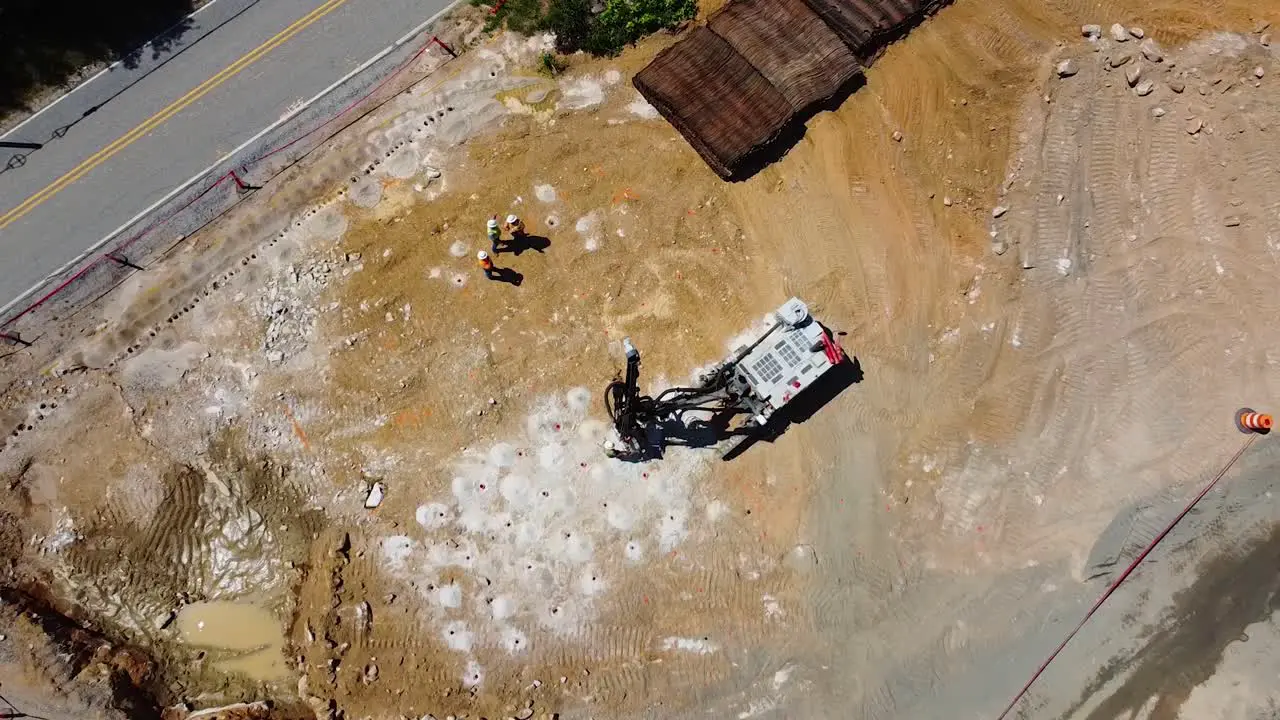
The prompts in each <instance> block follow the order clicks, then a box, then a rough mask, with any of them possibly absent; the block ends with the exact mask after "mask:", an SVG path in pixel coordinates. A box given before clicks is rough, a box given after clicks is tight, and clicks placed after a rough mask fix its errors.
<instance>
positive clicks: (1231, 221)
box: [1222, 215, 1240, 227]
mask: <svg viewBox="0 0 1280 720" xmlns="http://www.w3.org/2000/svg"><path fill="white" fill-rule="evenodd" d="M1222 224H1223V225H1226V226H1227V227H1239V226H1240V218H1238V217H1236V216H1235V215H1231V216H1228V217H1227V218H1226V219H1224V220H1223V221H1222Z"/></svg>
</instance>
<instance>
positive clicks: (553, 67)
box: [538, 52, 566, 77]
mask: <svg viewBox="0 0 1280 720" xmlns="http://www.w3.org/2000/svg"><path fill="white" fill-rule="evenodd" d="M565 67H566V66H565V63H564V61H563V60H561V59H560V56H559V55H556V54H555V53H549V52H544V53H542V56H541V57H539V58H538V72H540V73H542V74H543V75H546V76H547V77H555V76H557V75H559V74H560V73H562V72H564V69H565Z"/></svg>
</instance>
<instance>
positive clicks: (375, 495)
mask: <svg viewBox="0 0 1280 720" xmlns="http://www.w3.org/2000/svg"><path fill="white" fill-rule="evenodd" d="M384 497H386V491H385V489H384V488H383V487H382V483H381V482H375V483H374V484H373V487H371V488H369V496H368V497H366V498H365V499H364V506H365V507H366V508H368V509H373V508H376V507H378V506H379V505H381V504H382V498H384Z"/></svg>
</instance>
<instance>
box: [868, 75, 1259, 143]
mask: <svg viewBox="0 0 1280 720" xmlns="http://www.w3.org/2000/svg"><path fill="white" fill-rule="evenodd" d="M1258 77H1262V76H1261V75H1259V76H1258ZM893 141H894V142H902V131H901V130H894V131H893Z"/></svg>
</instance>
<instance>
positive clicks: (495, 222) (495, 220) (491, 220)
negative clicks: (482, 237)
mask: <svg viewBox="0 0 1280 720" xmlns="http://www.w3.org/2000/svg"><path fill="white" fill-rule="evenodd" d="M489 227H491V228H496V227H498V218H489Z"/></svg>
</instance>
